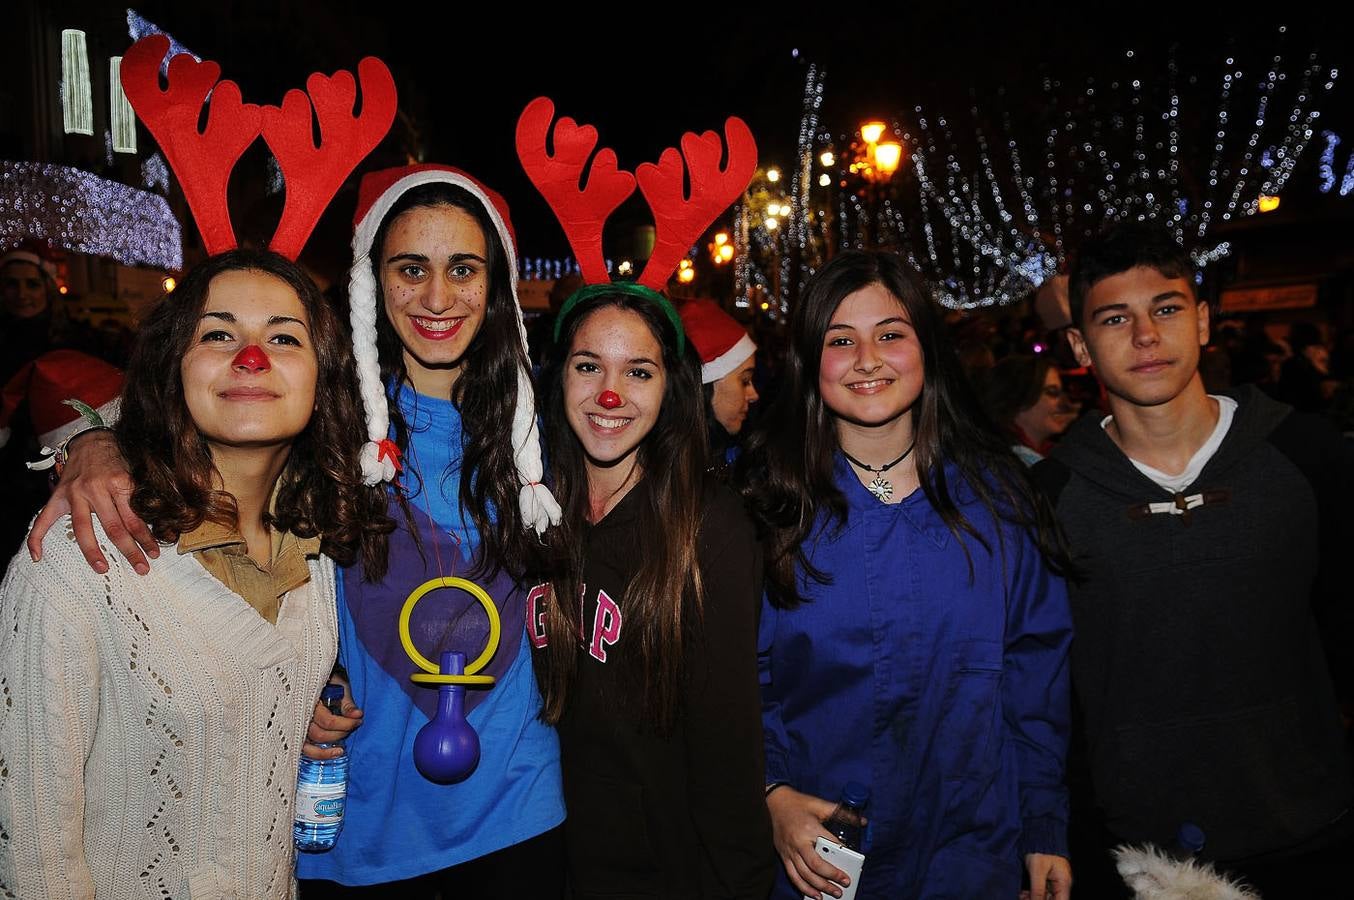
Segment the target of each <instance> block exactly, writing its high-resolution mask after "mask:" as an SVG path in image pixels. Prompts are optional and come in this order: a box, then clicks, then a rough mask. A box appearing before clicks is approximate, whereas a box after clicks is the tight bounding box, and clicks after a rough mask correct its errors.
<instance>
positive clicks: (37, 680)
mask: <svg viewBox="0 0 1354 900" xmlns="http://www.w3.org/2000/svg"><path fill="white" fill-rule="evenodd" d="M99 539H100V546H101V547H102V548H103V553H104V556H105V557H106V558H107V559H108V561H109V564H110V570H109V572H108V574H107V575H98V574H96V573H94V572H93V571H92V570H91V569H90V568H89V566H88V565H87V564H86V563H85V561H84V558H83V557H82V556H81V555H80V551H79V549H78V548H77V547H76V544H75V540H74V536H73V534H72V533H71V531H70V520H69V519H65V520H63V521H62V522H60V523H58V525H57V526H55V527H53V528H52V530H51V531H50V532H49V533H48V535H47V538H46V540H45V541H44V542H43V556H42V562H40V563H33V562H32V561H31V560H30V559H29V557H28V554H27V552H26V551H23V550H21V551H20V552H19V555H18V556H16V557H15V558H14V561H13V562H12V563H10V567H9V572H8V574H7V575H6V576H5V580H4V584H3V586H0V897H19V898H23V900H30V898H42V897H62V898H65V897H99V898H104V897H109V898H112V897H116V898H146V900H151V898H154V900H166V898H171V897H172V898H189V897H191V898H193V900H201V898H227V897H229V898H238V900H257V898H273V897H289V896H291V895H292V894H293V886H294V881H293V875H292V863H293V857H292V818H293V810H292V805H293V803H294V800H295V794H296V772H297V764H298V761H299V754H300V750H301V743H302V741H303V740H304V736H305V730H306V726H307V723H308V722H309V721H310V716H311V712H312V711H313V709H314V706H315V701H316V699H317V698H318V697H319V692H320V688H321V686H322V685H323V684H324V682H325V681H326V680H327V678H328V676H329V672H330V670H331V667H332V666H333V663H334V654H335V650H336V645H337V622H336V614H335V606H334V590H335V581H334V565H333V563H332V562H331V561H330V560H328V559H325V558H321V559H320V560H319V561H311V563H310V569H311V580H310V583H309V584H307V585H304V586H302V587H300V588H298V589H296V590H294V591H292V592H291V593H290V594H288V595H287V596H286V598H285V599H284V601H283V603H282V610H281V613H280V614H279V616H278V621H277V625H276V626H273V625H270V624H268V622H266V621H265V620H264V619H263V618H261V617H260V616H259V615H258V613H256V612H255V611H254V610H253V609H252V608H251V607H250V606H249V604H248V603H246V602H245V601H244V600H243V599H241V598H240V597H239V596H237V595H236V594H233V593H231V592H230V591H229V590H227V589H226V588H225V587H224V586H223V585H222V584H221V583H220V582H218V581H217V580H216V579H214V578H212V577H211V576H210V575H209V574H207V571H206V570H205V569H203V568H202V566H201V565H200V564H199V563H198V562H197V560H195V559H194V558H193V557H192V556H191V555H189V554H185V555H183V556H180V555H179V554H178V553H175V552H174V550H173V548H166V550H165V551H164V552H162V553H161V554H160V558H159V559H158V560H152V561H151V571H150V574H148V575H146V576H144V577H142V576H138V575H137V574H136V573H135V572H133V571H132V568H131V566H130V565H128V564H127V562H126V561H125V560H123V559H122V557H121V556H120V554H118V553H117V551H116V550H114V549H113V547H112V543H111V542H110V541H109V540H108V538H107V536H106V535H105V534H104V533H103V532H102V531H101V530H100V531H99Z"/></svg>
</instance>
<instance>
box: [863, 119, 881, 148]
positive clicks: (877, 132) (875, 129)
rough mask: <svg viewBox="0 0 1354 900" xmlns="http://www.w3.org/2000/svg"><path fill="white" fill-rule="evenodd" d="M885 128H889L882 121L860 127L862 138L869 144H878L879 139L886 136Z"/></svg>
mask: <svg viewBox="0 0 1354 900" xmlns="http://www.w3.org/2000/svg"><path fill="white" fill-rule="evenodd" d="M885 128H888V126H887V125H886V124H884V123H883V122H880V121H873V122H866V123H865V124H864V125H862V126H860V136H861V137H862V138H863V139H864V140H865V143H867V144H877V143H879V139H880V138H881V137H883V136H884V129H885Z"/></svg>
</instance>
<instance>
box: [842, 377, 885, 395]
mask: <svg viewBox="0 0 1354 900" xmlns="http://www.w3.org/2000/svg"><path fill="white" fill-rule="evenodd" d="M891 384H893V379H892V378H875V379H873V380H871V381H857V382H853V383H852V384H848V385H847V387H848V388H850V389H851V390H853V391H855V392H856V393H857V394H872V393H874V392H875V391H878V390H882V389H883V388H886V387H888V386H889V385H891Z"/></svg>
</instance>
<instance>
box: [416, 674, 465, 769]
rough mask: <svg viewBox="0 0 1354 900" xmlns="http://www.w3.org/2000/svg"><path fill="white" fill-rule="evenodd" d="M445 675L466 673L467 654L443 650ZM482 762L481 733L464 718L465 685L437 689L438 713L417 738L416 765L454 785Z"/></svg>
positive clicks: (443, 685)
mask: <svg viewBox="0 0 1354 900" xmlns="http://www.w3.org/2000/svg"><path fill="white" fill-rule="evenodd" d="M439 662H440V664H441V669H442V674H443V675H461V674H464V672H465V654H464V653H460V652H457V651H455V650H444V651H442V655H441V657H440V659H439ZM479 763H480V736H479V735H478V734H476V733H475V729H474V728H472V727H471V726H470V723H469V722H467V721H466V719H465V685H462V684H441V685H438V688H437V715H435V716H434V717H433V720H432V721H431V722H429V723H428V724H427V725H424V726H423V727H422V728H420V729H419V732H418V736H417V737H415V738H414V765H415V766H417V767H418V770H419V772H421V773H422V774H423V777H424V778H426V779H428V780H429V781H435V782H437V783H438V784H453V783H455V782H457V781H461V780H462V779H464V778H465V777H466V776H468V775H469V774H470V773H471V772H473V771H475V767H476V766H478V765H479Z"/></svg>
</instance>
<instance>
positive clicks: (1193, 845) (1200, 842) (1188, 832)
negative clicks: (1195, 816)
mask: <svg viewBox="0 0 1354 900" xmlns="http://www.w3.org/2000/svg"><path fill="white" fill-rule="evenodd" d="M1175 842H1176V843H1177V844H1179V845H1180V847H1181V848H1182V849H1185V850H1188V851H1189V852H1190V853H1198V852H1199V851H1200V850H1202V849H1204V830H1203V829H1202V828H1200V827H1199V826H1198V825H1195V824H1194V823H1193V822H1181V823H1180V828H1179V830H1178V831H1176V833H1175Z"/></svg>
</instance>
